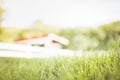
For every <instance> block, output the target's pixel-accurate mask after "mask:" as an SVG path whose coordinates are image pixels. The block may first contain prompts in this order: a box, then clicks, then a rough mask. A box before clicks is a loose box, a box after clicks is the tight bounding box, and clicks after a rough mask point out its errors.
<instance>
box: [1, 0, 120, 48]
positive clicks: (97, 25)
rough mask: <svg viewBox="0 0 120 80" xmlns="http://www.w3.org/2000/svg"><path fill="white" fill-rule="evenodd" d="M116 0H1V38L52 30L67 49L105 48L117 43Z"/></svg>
mask: <svg viewBox="0 0 120 80" xmlns="http://www.w3.org/2000/svg"><path fill="white" fill-rule="evenodd" d="M119 4H120V1H119V0H90V1H89V0H84V1H83V0H74V1H73V0H50V1H49V0H44V1H43V0H0V41H1V42H14V41H15V40H16V39H19V38H25V37H28V36H29V35H33V36H36V35H41V34H46V33H54V34H57V35H60V36H62V37H65V38H67V39H68V40H69V41H70V44H69V45H68V46H65V48H67V49H71V50H81V49H82V50H89V49H99V50H103V49H104V50H107V49H112V48H113V47H116V46H117V47H119V46H120V45H119V44H118V43H119V40H120V15H119V14H120V9H119V7H120V6H119Z"/></svg>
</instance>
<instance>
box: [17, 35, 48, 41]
mask: <svg viewBox="0 0 120 80" xmlns="http://www.w3.org/2000/svg"><path fill="white" fill-rule="evenodd" d="M47 36H48V34H42V35H39V36H29V37H26V38H19V39H17V40H15V41H22V40H29V39H35V38H43V37H47Z"/></svg>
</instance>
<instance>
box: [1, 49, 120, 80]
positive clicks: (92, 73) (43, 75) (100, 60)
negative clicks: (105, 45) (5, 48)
mask: <svg viewBox="0 0 120 80" xmlns="http://www.w3.org/2000/svg"><path fill="white" fill-rule="evenodd" d="M0 80H120V53H119V51H118V50H109V51H108V52H106V55H104V56H98V55H93V56H90V57H86V56H82V57H77V56H74V57H58V58H48V59H24V58H0Z"/></svg>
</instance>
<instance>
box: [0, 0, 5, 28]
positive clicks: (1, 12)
mask: <svg viewBox="0 0 120 80" xmlns="http://www.w3.org/2000/svg"><path fill="white" fill-rule="evenodd" d="M2 4H3V0H0V27H1V22H2V20H3V18H2V16H3V13H4V9H3V7H2Z"/></svg>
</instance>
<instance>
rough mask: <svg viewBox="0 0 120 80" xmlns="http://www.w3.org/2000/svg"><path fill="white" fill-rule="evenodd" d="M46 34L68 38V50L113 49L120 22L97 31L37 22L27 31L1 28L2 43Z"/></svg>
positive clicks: (119, 29)
mask: <svg viewBox="0 0 120 80" xmlns="http://www.w3.org/2000/svg"><path fill="white" fill-rule="evenodd" d="M44 33H45V34H46V33H54V34H58V35H60V36H62V37H65V38H67V39H68V40H69V42H70V44H69V45H68V46H66V47H65V48H68V49H73V50H79V49H84V50H88V49H94V48H95V49H111V48H113V46H114V45H115V44H117V41H118V40H119V39H120V21H117V22H113V23H110V24H105V25H102V26H100V27H99V28H96V29H92V28H87V29H81V28H68V29H58V28H55V27H53V26H49V25H47V24H44V23H43V22H41V21H39V20H37V21H36V22H35V23H34V24H33V25H32V27H31V28H27V29H13V28H0V41H5V42H12V41H14V40H16V39H18V38H25V37H29V36H34V35H35V36H36V35H41V34H44Z"/></svg>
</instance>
